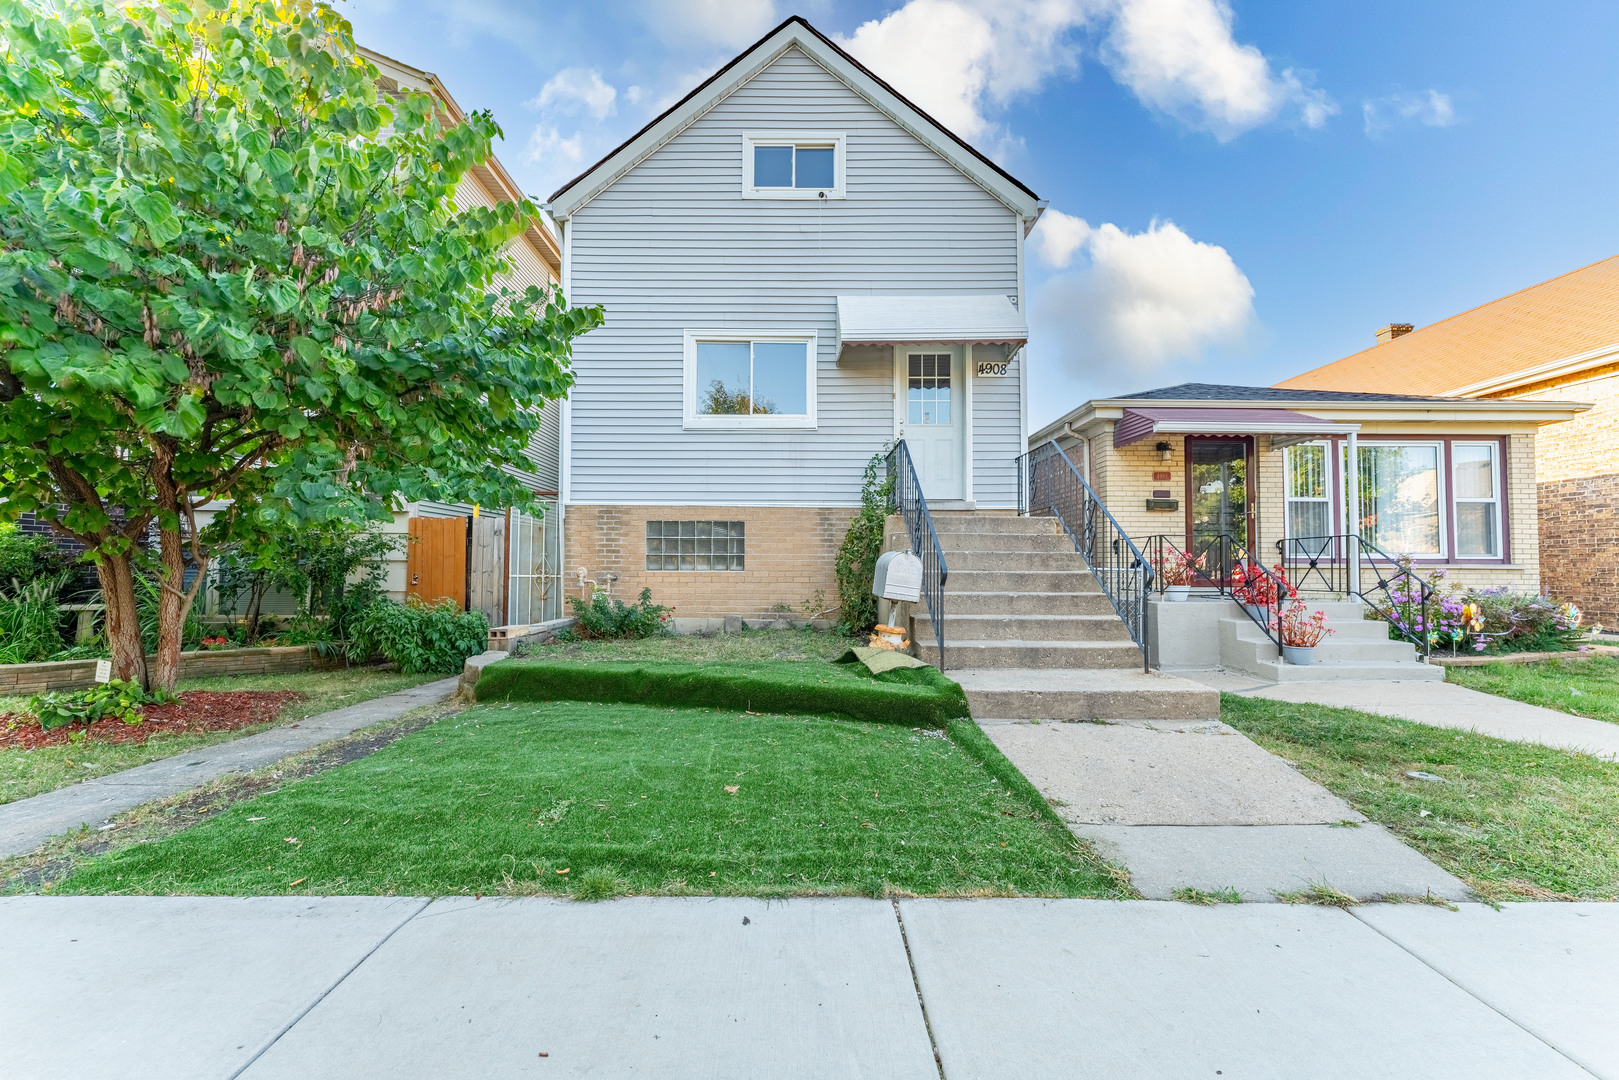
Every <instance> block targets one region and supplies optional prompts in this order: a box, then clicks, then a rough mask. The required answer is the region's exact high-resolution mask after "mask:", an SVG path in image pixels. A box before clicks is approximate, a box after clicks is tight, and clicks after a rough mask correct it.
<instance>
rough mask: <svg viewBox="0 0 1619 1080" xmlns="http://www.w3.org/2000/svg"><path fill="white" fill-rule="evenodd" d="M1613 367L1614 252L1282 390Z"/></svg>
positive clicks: (1494, 379)
mask: <svg viewBox="0 0 1619 1080" xmlns="http://www.w3.org/2000/svg"><path fill="white" fill-rule="evenodd" d="M1614 361H1619V255H1615V256H1613V257H1612V258H1608V259H1603V260H1602V261H1601V262H1594V263H1592V264H1591V265H1589V266H1583V267H1581V268H1580V269H1578V270H1573V271H1570V272H1569V273H1567V274H1564V275H1562V276H1561V277H1555V278H1552V279H1551V280H1550V281H1543V282H1541V283H1540V284H1539V285H1531V286H1530V287H1529V288H1527V289H1521V290H1519V291H1518V292H1515V293H1512V294H1511V295H1510V296H1503V297H1502V298H1501V299H1499V300H1492V301H1490V302H1489V303H1488V304H1481V305H1480V306H1478V307H1476V308H1473V309H1471V310H1470V311H1464V312H1462V313H1461V314H1460V315H1452V316H1451V317H1450V318H1448V319H1442V320H1440V321H1439V322H1436V323H1432V324H1430V325H1428V326H1424V327H1423V328H1422V329H1420V330H1413V331H1411V332H1410V333H1409V334H1402V335H1400V336H1399V337H1397V338H1395V339H1393V340H1392V341H1386V342H1383V343H1382V344H1379V345H1374V346H1372V347H1371V348H1370V349H1365V350H1363V351H1361V352H1358V353H1355V354H1354V355H1353V356H1348V357H1345V358H1344V359H1342V360H1338V361H1336V362H1334V363H1331V364H1327V365H1325V366H1323V367H1318V368H1316V369H1314V370H1313V371H1306V372H1305V373H1304V374H1302V375H1295V376H1294V377H1293V378H1291V379H1287V380H1285V381H1283V382H1279V383H1277V384H1276V385H1277V386H1278V387H1285V388H1298V389H1316V390H1366V389H1370V388H1372V387H1379V386H1392V387H1399V388H1400V389H1402V390H1405V391H1407V392H1408V393H1414V394H1461V395H1471V394H1474V393H1487V392H1491V391H1493V390H1498V389H1505V388H1506V387H1508V386H1512V385H1518V384H1521V383H1524V382H1528V381H1530V380H1531V379H1532V378H1534V377H1536V376H1539V377H1548V376H1550V375H1551V374H1554V373H1556V369H1558V368H1563V367H1567V368H1570V369H1573V370H1577V369H1578V367H1580V366H1589V364H1595V363H1603V362H1614Z"/></svg>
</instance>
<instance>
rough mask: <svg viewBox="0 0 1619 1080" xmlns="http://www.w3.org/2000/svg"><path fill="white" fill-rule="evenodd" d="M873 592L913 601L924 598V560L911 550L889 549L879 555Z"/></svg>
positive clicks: (873, 581)
mask: <svg viewBox="0 0 1619 1080" xmlns="http://www.w3.org/2000/svg"><path fill="white" fill-rule="evenodd" d="M871 594H872V595H873V596H877V597H880V598H882V599H884V600H905V601H910V602H913V603H914V602H915V601H917V600H920V599H922V560H921V559H918V558H917V557H916V556H915V555H912V554H911V553H910V552H909V551H889V552H885V553H884V554H882V555H880V556H878V558H877V573H876V574H874V575H873V576H872V580H871Z"/></svg>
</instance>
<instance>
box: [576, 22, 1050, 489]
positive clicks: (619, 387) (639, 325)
mask: <svg viewBox="0 0 1619 1080" xmlns="http://www.w3.org/2000/svg"><path fill="white" fill-rule="evenodd" d="M793 130H804V131H828V130H832V131H838V132H842V133H844V135H845V140H846V156H847V162H846V176H845V180H846V187H847V196H848V197H847V198H846V199H843V200H839V201H835V202H834V201H827V202H822V201H820V200H815V201H808V202H794V201H782V200H770V199H743V198H742V197H741V187H742V181H743V176H742V155H741V154H740V153H739V152H738V147H739V146H740V145H741V144H742V137H743V135H744V134H746V133H749V132H759V131H767V132H773V131H793ZM567 228H568V230H569V244H570V247H571V252H572V264H571V271H570V292H571V295H570V297H569V299H570V300H571V301H573V302H575V303H584V304H602V305H603V306H604V307H605V309H606V316H607V318H606V324H605V325H604V326H603V327H602V328H600V329H598V330H595V331H592V332H591V333H589V334H587V335H585V336H584V337H583V338H581V339H580V340H579V341H578V342H577V343H576V344H575V346H574V368H575V371H576V373H577V376H578V382H577V385H576V386H575V389H574V392H573V397H572V405H571V409H572V412H571V417H572V418H571V421H570V422H571V427H572V445H571V460H572V465H571V478H570V484H571V486H570V490H569V500H570V501H572V502H582V503H607V504H612V503H644V504H664V505H667V504H672V503H693V504H703V505H798V506H850V505H855V504H857V503H858V502H859V498H860V474H861V470H862V468H863V467H864V465H865V463H866V460H867V459H868V458H870V457H871V455H872V454H873V453H875V452H877V451H879V450H881V449H882V448H883V446H884V445H885V444H886V443H887V442H888V441H889V440H890V439H891V438H892V435H893V431H894V417H895V403H894V398H893V380H894V369H893V361H892V351H891V350H889V349H886V348H882V349H858V350H856V349H849V350H847V351H845V352H844V354H843V356H842V357H841V358H840V357H839V356H838V355H836V354H835V352H834V348H835V346H834V342H835V341H836V340H837V300H836V298H837V296H838V295H839V294H844V295H853V294H860V293H869V294H886V295H929V294H931V295H960V294H1002V295H1016V293H1017V285H1018V277H1017V269H1018V266H1017V264H1018V250H1017V249H1018V244H1017V241H1016V231H1015V229H1014V228H1013V215H1012V212H1011V211H1010V210H1008V209H1007V207H1006V206H1005V205H1004V204H1003V203H1001V202H1000V201H999V200H997V199H996V198H994V197H993V196H991V195H990V194H989V193H988V192H987V191H985V190H984V189H983V188H981V187H979V186H978V185H977V184H975V183H974V182H973V181H972V180H970V179H969V178H968V177H967V176H965V175H964V174H963V173H961V172H960V171H959V170H957V169H956V168H955V167H954V166H953V165H951V164H950V163H949V162H947V161H946V160H944V159H943V158H941V157H940V156H938V155H937V154H936V153H934V152H933V151H932V150H930V149H928V148H927V147H926V146H924V145H923V144H922V143H921V142H919V141H917V140H916V139H915V138H913V137H912V136H911V135H910V134H908V133H907V132H905V131H904V130H903V129H901V128H900V127H899V126H898V125H897V124H895V123H893V122H892V121H891V120H889V119H888V118H887V117H886V116H885V115H884V114H883V113H881V112H880V111H878V110H877V109H875V108H874V107H872V106H871V104H870V103H868V102H867V101H866V100H865V99H864V98H862V97H860V96H859V95H857V94H855V93H854V92H853V91H852V90H850V89H849V88H848V87H847V86H845V85H844V84H843V83H842V82H841V81H839V80H838V79H836V78H834V77H833V76H832V75H831V74H829V73H828V72H827V71H826V70H825V69H823V68H822V67H821V66H820V65H819V64H817V63H815V62H814V61H812V60H810V59H809V57H807V56H805V55H804V54H803V53H801V52H799V51H797V50H796V49H793V50H789V51H788V52H787V53H785V54H784V55H783V56H782V57H781V58H779V59H778V60H776V61H775V62H774V63H773V64H771V65H770V66H769V67H767V68H766V69H765V70H764V71H762V72H761V73H760V74H759V75H757V76H756V77H754V78H753V79H752V80H751V81H750V82H748V83H746V84H745V85H743V86H742V87H740V88H739V89H738V90H736V91H735V92H734V93H732V94H731V95H730V96H729V97H728V98H726V99H725V100H723V101H721V102H720V103H719V104H718V105H716V106H715V107H714V108H713V109H711V110H709V112H708V113H706V114H704V115H703V116H702V117H701V118H699V119H698V120H697V121H695V122H694V123H693V124H692V125H691V126H690V127H688V128H687V129H686V130H685V131H684V132H682V133H681V134H680V135H678V136H677V137H675V138H674V139H673V140H671V141H670V142H669V143H668V144H666V145H665V146H663V147H662V148H660V149H659V150H657V151H656V152H654V153H652V154H650V155H649V156H648V157H647V158H646V159H645V160H643V161H642V162H641V163H640V164H639V165H637V166H636V167H635V168H633V169H631V170H630V171H629V172H628V173H626V174H625V175H624V176H623V177H621V178H620V179H619V180H618V181H617V182H616V183H614V184H613V185H612V186H611V187H609V188H607V189H606V190H605V191H603V192H602V193H601V194H600V195H598V196H597V197H596V198H594V199H593V200H591V201H590V202H589V203H587V204H586V205H585V206H584V207H582V208H580V209H579V211H578V212H577V213H576V214H575V215H574V216H573V218H572V219H571V220H570V221H569V222H568V225H567ZM691 327H708V328H728V329H731V330H733V331H736V332H744V331H746V332H751V333H776V334H794V333H804V332H814V333H815V335H816V341H817V348H816V358H815V364H816V368H817V378H816V395H817V408H816V423H815V430H813V431H759V430H724V431H718V430H685V426H684V422H683V421H684V407H683V402H684V397H685V395H684V393H683V391H684V363H683V350H684V337H685V331H686V330H687V329H688V328H691ZM998 350H999V347H994V348H986V347H983V346H980V347H978V350H977V351H978V352H980V353H988V352H994V351H998ZM1000 351H1003V350H1000ZM1003 352H1004V351H1003ZM1012 367H1013V373H1012V374H1009V375H1008V376H1007V377H1006V378H1005V379H999V380H993V379H986V380H980V381H979V382H978V383H977V384H976V385H975V386H974V387H973V392H974V395H975V396H974V398H973V404H972V409H973V421H974V423H973V433H972V439H973V443H972V446H973V473H974V479H975V483H974V489H975V490H974V495H975V497H976V498H977V501H978V505H979V506H980V507H986V508H988V507H997V508H1006V507H1014V506H1016V504H1017V499H1016V496H1017V491H1016V482H1015V481H1016V467H1015V463H1014V458H1015V456H1016V455H1017V453H1018V452H1019V449H1020V446H1019V441H1020V438H1021V434H1020V427H1019V410H1018V407H1017V402H1018V396H1019V395H1018V379H1020V378H1021V370H1020V369H1021V367H1022V364H1021V360H1019V361H1018V362H1017V363H1014V364H1013V365H1012Z"/></svg>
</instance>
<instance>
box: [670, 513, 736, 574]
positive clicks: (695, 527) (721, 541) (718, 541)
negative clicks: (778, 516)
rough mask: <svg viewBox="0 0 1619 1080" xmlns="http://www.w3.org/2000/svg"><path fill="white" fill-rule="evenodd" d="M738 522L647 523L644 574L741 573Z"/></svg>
mask: <svg viewBox="0 0 1619 1080" xmlns="http://www.w3.org/2000/svg"><path fill="white" fill-rule="evenodd" d="M744 543H745V538H744V535H743V528H742V522H740V521H649V522H647V523H646V568H647V569H648V570H741V569H742V568H743V566H742V558H743V554H744V552H743V545H744Z"/></svg>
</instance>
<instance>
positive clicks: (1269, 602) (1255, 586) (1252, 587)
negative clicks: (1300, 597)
mask: <svg viewBox="0 0 1619 1080" xmlns="http://www.w3.org/2000/svg"><path fill="white" fill-rule="evenodd" d="M1297 593H1298V590H1297V589H1295V588H1294V587H1293V585H1292V583H1291V582H1289V581H1288V580H1287V575H1286V574H1285V573H1284V572H1283V571H1282V568H1281V567H1280V566H1278V567H1275V568H1274V569H1273V570H1272V571H1271V572H1270V573H1266V572H1265V568H1264V567H1263V566H1256V565H1254V564H1253V563H1244V562H1236V563H1233V564H1232V567H1231V598H1232V599H1233V600H1235V601H1236V602H1237V603H1239V604H1241V605H1242V606H1243V607H1244V608H1246V609H1247V611H1248V614H1249V616H1250V617H1251V618H1252V619H1253V620H1254V621H1255V622H1257V623H1259V624H1260V625H1264V624H1266V623H1268V622H1270V621H1271V615H1270V609H1271V608H1273V607H1280V606H1281V603H1282V601H1283V600H1284V599H1290V598H1291V597H1293V596H1295V595H1297Z"/></svg>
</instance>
